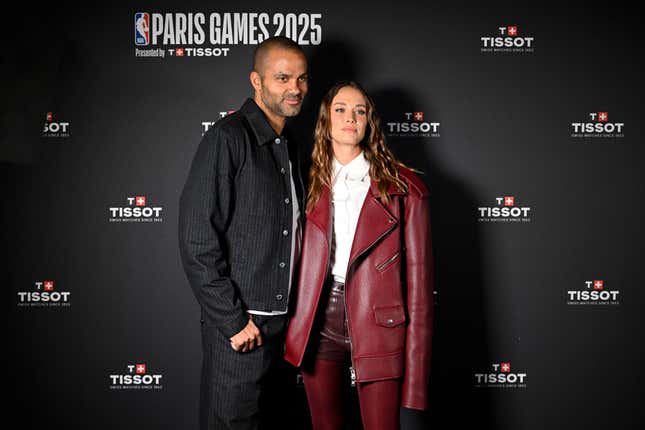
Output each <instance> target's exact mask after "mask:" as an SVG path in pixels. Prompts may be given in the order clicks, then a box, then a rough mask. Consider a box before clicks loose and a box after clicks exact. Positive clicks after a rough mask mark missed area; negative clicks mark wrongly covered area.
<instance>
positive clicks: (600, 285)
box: [567, 279, 620, 306]
mask: <svg viewBox="0 0 645 430" xmlns="http://www.w3.org/2000/svg"><path fill="white" fill-rule="evenodd" d="M619 295H620V291H619V290H615V289H609V288H607V289H606V288H605V281H604V280H603V279H594V280H589V281H584V287H583V286H582V285H581V288H580V289H576V290H568V291H567V305H574V306H575V305H619V304H620V301H619V299H618V297H619Z"/></svg>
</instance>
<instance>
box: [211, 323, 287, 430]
mask: <svg viewBox="0 0 645 430" xmlns="http://www.w3.org/2000/svg"><path fill="white" fill-rule="evenodd" d="M252 318H253V322H254V323H255V325H257V326H258V328H259V329H260V331H261V333H262V342H263V344H262V346H261V347H259V348H258V347H256V348H255V349H254V350H253V351H250V352H235V351H234V350H233V349H232V348H231V345H230V340H229V339H228V338H226V337H225V336H224V335H223V334H221V333H220V332H219V330H217V329H216V328H215V327H213V326H208V325H203V326H202V346H203V349H204V358H203V363H202V383H201V396H200V397H201V398H200V429H201V430H228V429H235V430H238V429H240V430H241V429H244V430H246V429H265V428H266V429H270V428H285V426H283V425H281V424H280V422H281V421H285V419H288V418H287V417H286V415H285V414H284V409H281V407H280V405H282V408H284V400H285V393H287V392H288V385H289V384H288V381H289V380H290V379H289V378H288V376H287V373H288V368H287V365H286V363H285V362H284V361H283V359H282V354H283V350H284V334H285V331H286V326H287V318H286V316H263V315H253V316H252ZM294 385H295V384H294ZM276 423H277V426H278V427H276ZM285 424H286V423H285Z"/></svg>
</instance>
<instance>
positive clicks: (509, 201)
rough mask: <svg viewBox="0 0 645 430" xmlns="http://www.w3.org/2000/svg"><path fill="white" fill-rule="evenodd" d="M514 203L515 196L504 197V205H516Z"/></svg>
mask: <svg viewBox="0 0 645 430" xmlns="http://www.w3.org/2000/svg"><path fill="white" fill-rule="evenodd" d="M514 205H515V197H513V196H505V197H504V206H514Z"/></svg>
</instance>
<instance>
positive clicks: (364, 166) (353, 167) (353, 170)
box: [334, 151, 370, 181]
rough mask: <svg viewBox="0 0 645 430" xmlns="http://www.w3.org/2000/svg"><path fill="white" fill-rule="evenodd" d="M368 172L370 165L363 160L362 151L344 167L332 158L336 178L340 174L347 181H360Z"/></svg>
mask: <svg viewBox="0 0 645 430" xmlns="http://www.w3.org/2000/svg"><path fill="white" fill-rule="evenodd" d="M369 170H370V163H369V161H367V159H366V158H365V155H364V154H363V151H361V153H360V154H358V156H356V158H354V159H353V160H352V161H350V162H349V163H347V164H345V165H344V166H343V165H342V164H340V162H339V161H338V160H336V157H334V177H336V178H337V177H339V174H342V175H343V177H346V178H347V179H350V180H355V181H360V180H362V179H363V178H364V177H366V176H367V175H368V173H369Z"/></svg>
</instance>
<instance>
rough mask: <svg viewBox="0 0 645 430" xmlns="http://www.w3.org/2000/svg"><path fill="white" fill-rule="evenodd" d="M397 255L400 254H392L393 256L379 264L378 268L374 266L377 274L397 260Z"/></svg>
mask: <svg viewBox="0 0 645 430" xmlns="http://www.w3.org/2000/svg"><path fill="white" fill-rule="evenodd" d="M399 254H400V252H397V253H396V254H394V255H393V256H391V257H390V258H388V259H387V261H384V262H383V263H381V264H379V265H378V266H376V270H378V271H379V272H381V271H383V270H385V268H386V267H388V266H389V265H390V264H392V263H393V262H394V261H395V260H396V259H397V258H398V256H399Z"/></svg>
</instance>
